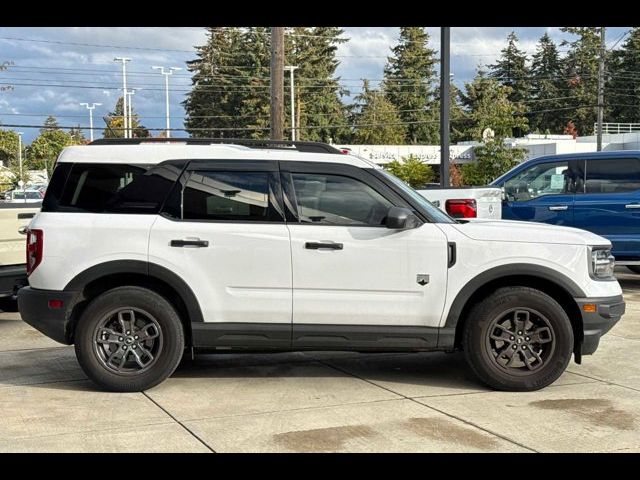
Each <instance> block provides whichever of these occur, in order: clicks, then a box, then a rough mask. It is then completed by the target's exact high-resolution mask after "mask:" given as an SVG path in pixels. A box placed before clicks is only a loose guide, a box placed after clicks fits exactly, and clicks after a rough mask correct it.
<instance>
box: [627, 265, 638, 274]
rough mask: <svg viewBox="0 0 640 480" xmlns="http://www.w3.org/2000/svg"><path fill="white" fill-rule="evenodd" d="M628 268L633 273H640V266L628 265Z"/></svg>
mask: <svg viewBox="0 0 640 480" xmlns="http://www.w3.org/2000/svg"><path fill="white" fill-rule="evenodd" d="M627 268H628V269H629V270H631V271H632V272H633V273H640V265H627Z"/></svg>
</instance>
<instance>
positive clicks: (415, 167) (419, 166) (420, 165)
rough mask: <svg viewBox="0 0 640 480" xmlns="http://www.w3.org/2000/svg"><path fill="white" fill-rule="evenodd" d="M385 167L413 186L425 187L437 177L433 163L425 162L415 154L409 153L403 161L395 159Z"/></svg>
mask: <svg viewBox="0 0 640 480" xmlns="http://www.w3.org/2000/svg"><path fill="white" fill-rule="evenodd" d="M385 168H386V169H387V170H388V171H389V172H390V173H392V174H393V175H395V176H396V177H398V178H399V179H400V180H402V181H403V182H406V183H408V184H409V185H410V186H411V187H413V188H424V186H425V185H426V184H427V183H430V182H433V180H434V179H435V177H436V174H435V172H434V171H433V168H432V167H431V165H429V164H427V163H424V162H423V161H422V160H420V159H419V158H418V157H416V156H415V155H409V156H408V157H405V158H403V159H402V161H401V162H399V161H398V160H394V161H393V162H389V163H387V164H386V165H385Z"/></svg>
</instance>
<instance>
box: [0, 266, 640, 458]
mask: <svg viewBox="0 0 640 480" xmlns="http://www.w3.org/2000/svg"><path fill="white" fill-rule="evenodd" d="M625 271H626V270H625V269H619V273H620V275H619V278H620V280H621V283H622V284H623V288H624V290H625V300H626V301H627V314H626V315H625V317H624V318H623V320H622V321H621V322H620V323H619V324H618V325H617V326H616V327H615V328H614V329H613V330H612V331H611V332H610V333H609V334H607V335H606V336H605V337H604V338H603V339H602V341H601V344H600V348H599V350H598V351H597V352H596V354H595V355H593V356H587V357H584V359H583V364H582V365H576V364H574V363H572V364H570V367H569V369H568V371H567V372H566V373H565V374H564V375H563V376H562V377H561V378H560V379H559V380H558V381H557V382H556V383H555V384H554V385H552V386H550V387H548V388H546V389H544V390H542V391H539V392H533V393H504V392H495V391H491V390H489V389H488V388H486V387H484V386H483V385H482V384H480V383H479V382H478V381H477V380H475V379H474V378H473V376H472V375H471V374H470V372H469V371H468V370H467V368H466V366H465V365H464V360H463V358H462V356H461V355H460V354H441V353H433V354H380V355H365V354H354V353H344V352H310V353H286V354H271V355H235V354H233V355H203V356H198V357H197V358H196V361H195V363H193V364H192V363H191V361H190V360H185V361H184V362H183V364H182V365H181V366H180V368H179V369H178V370H177V371H176V373H175V374H174V375H173V376H172V377H171V378H170V379H168V380H167V381H165V382H164V383H163V384H161V385H159V386H157V387H155V388H153V389H151V390H149V391H146V392H144V393H128V394H117V393H104V392H99V391H97V390H96V389H95V388H94V387H93V385H92V384H91V383H90V382H89V381H88V380H87V379H86V377H85V375H84V374H83V373H82V370H81V369H80V368H79V366H78V364H77V362H76V360H75V355H74V352H73V347H65V346H61V345H59V344H57V343H55V342H53V341H51V340H49V339H47V338H45V337H44V336H42V335H40V334H39V333H38V332H37V331H35V330H34V329H32V328H31V327H29V326H28V325H27V324H25V323H23V322H21V321H20V319H19V315H18V314H17V313H8V312H5V313H0V452H40V451H47V452H49V451H52V452H103V451H104V452H378V451H382V452H413V451H415V452H534V451H545V452H574V451H576V452H591V451H611V452H613V451H619V452H640V364H639V363H638V362H637V360H636V359H637V358H639V356H640V275H633V274H627V273H624V272H625Z"/></svg>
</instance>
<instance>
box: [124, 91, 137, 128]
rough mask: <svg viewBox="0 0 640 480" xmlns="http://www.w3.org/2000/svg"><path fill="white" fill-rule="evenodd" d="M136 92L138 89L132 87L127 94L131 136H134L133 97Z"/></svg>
mask: <svg viewBox="0 0 640 480" xmlns="http://www.w3.org/2000/svg"><path fill="white" fill-rule="evenodd" d="M135 94H136V90H135V89H134V88H132V89H131V90H127V91H126V94H125V96H127V107H128V109H129V110H128V111H127V116H128V117H129V138H133V114H132V112H133V100H132V99H131V97H132V96H133V95H135Z"/></svg>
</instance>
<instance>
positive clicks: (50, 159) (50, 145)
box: [28, 116, 76, 172]
mask: <svg viewBox="0 0 640 480" xmlns="http://www.w3.org/2000/svg"><path fill="white" fill-rule="evenodd" d="M75 143H76V142H75V141H74V139H73V137H72V136H71V135H70V134H69V133H67V132H65V131H63V130H62V129H61V128H60V127H59V126H58V122H57V120H56V119H55V118H54V117H51V116H50V117H48V118H47V119H46V120H45V122H44V126H43V127H42V128H41V129H40V133H39V134H38V136H37V137H36V138H35V140H34V141H33V142H31V145H30V146H29V155H28V157H29V161H30V163H31V166H30V168H31V167H33V168H35V169H39V170H41V169H45V168H46V169H47V170H48V171H49V172H50V171H51V170H52V169H53V165H54V163H55V161H56V159H57V158H58V155H60V152H61V151H62V149H63V148H64V147H67V146H69V145H74V144H75Z"/></svg>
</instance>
